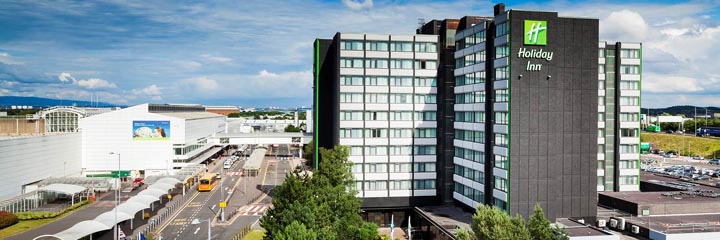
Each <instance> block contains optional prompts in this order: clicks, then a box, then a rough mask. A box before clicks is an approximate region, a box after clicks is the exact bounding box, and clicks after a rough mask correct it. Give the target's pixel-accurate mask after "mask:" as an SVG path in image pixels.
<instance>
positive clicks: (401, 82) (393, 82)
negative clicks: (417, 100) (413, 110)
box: [390, 77, 413, 87]
mask: <svg viewBox="0 0 720 240" xmlns="http://www.w3.org/2000/svg"><path fill="white" fill-rule="evenodd" d="M412 84H413V78H412V77H390V86H403V87H412Z"/></svg>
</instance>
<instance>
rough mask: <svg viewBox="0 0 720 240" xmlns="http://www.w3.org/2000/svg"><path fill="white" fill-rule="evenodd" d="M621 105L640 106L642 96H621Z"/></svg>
mask: <svg viewBox="0 0 720 240" xmlns="http://www.w3.org/2000/svg"><path fill="white" fill-rule="evenodd" d="M620 106H640V97H620Z"/></svg>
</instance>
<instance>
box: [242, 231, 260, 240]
mask: <svg viewBox="0 0 720 240" xmlns="http://www.w3.org/2000/svg"><path fill="white" fill-rule="evenodd" d="M263 236H265V230H252V232H250V233H248V235H246V236H245V237H244V238H243V239H242V240H262V239H263Z"/></svg>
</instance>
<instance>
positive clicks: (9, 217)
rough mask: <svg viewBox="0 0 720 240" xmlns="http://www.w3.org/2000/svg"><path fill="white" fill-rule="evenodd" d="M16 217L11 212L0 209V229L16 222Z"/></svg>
mask: <svg viewBox="0 0 720 240" xmlns="http://www.w3.org/2000/svg"><path fill="white" fill-rule="evenodd" d="M18 221H19V220H18V217H17V216H15V214H12V213H11V212H6V211H0V229H3V228H6V227H9V226H12V225H13V224H16V223H18Z"/></svg>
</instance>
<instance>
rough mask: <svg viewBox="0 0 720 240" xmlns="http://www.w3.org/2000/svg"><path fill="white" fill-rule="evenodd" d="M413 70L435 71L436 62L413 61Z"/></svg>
mask: <svg viewBox="0 0 720 240" xmlns="http://www.w3.org/2000/svg"><path fill="white" fill-rule="evenodd" d="M415 69H437V61H429V60H415Z"/></svg>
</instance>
